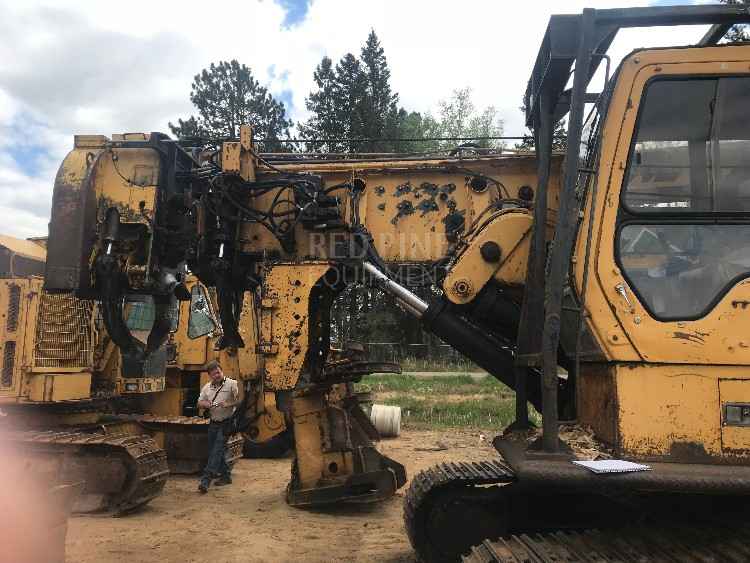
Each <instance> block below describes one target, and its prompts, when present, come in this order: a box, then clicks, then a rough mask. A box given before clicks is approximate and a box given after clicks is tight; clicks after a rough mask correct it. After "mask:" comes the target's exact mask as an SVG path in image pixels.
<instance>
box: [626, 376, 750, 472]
mask: <svg viewBox="0 0 750 563" xmlns="http://www.w3.org/2000/svg"><path fill="white" fill-rule="evenodd" d="M614 370H615V385H616V391H615V392H616V395H617V407H618V413H617V424H618V433H619V436H620V440H619V443H618V444H617V445H618V449H619V450H620V451H621V453H623V454H624V455H630V456H636V457H645V458H661V457H668V458H669V459H670V461H693V462H700V461H704V462H705V461H710V460H711V458H713V459H714V460H716V461H719V460H720V459H722V458H724V459H727V458H728V459H732V460H733V461H734V462H737V461H743V460H738V459H736V458H737V457H740V456H738V454H737V452H736V451H732V449H745V450H746V449H747V443H748V435H747V433H745V432H744V431H745V430H748V428H739V427H737V428H732V429H727V428H724V427H722V403H723V402H727V401H742V400H745V401H748V400H750V391H749V390H750V374H748V370H747V368H745V367H734V366H704V365H674V366H666V365H658V366H649V365H640V366H628V365H618V366H616V367H615V368H614ZM729 379H731V380H732V381H731V382H730V381H725V380H729ZM725 436H726V440H728V441H729V444H730V446H737V445H740V444H743V443H744V444H745V446H744V448H727V447H726V445H725V446H722V440H723V438H724V437H725ZM743 440H744V442H743Z"/></svg>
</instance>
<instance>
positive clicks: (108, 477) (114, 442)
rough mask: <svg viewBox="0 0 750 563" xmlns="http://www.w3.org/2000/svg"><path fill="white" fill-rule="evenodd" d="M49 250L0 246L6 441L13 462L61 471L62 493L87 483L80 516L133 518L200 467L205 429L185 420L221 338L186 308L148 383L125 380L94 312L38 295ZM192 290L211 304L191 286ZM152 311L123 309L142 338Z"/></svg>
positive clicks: (38, 244) (238, 449) (233, 443)
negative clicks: (169, 481) (173, 477)
mask: <svg viewBox="0 0 750 563" xmlns="http://www.w3.org/2000/svg"><path fill="white" fill-rule="evenodd" d="M45 243H46V239H44V238H40V239H32V240H22V239H16V238H13V237H9V236H0V309H1V310H2V311H3V316H2V320H3V326H2V333H3V335H2V351H3V354H2V357H3V364H2V377H1V378H0V408H1V409H2V411H3V415H4V416H3V418H2V419H1V422H2V425H1V427H0V432H1V433H2V440H3V443H4V445H5V446H8V445H12V446H13V450H14V451H15V453H16V455H27V456H29V457H30V459H32V460H33V462H34V463H36V464H38V465H40V466H41V467H48V468H49V466H54V467H56V470H55V471H54V473H55V474H56V475H57V476H58V477H59V478H60V479H61V480H62V481H63V482H78V481H81V482H82V483H83V484H84V485H85V486H84V488H83V491H82V493H83V494H81V495H78V497H77V501H76V504H75V506H74V509H75V510H76V511H79V512H81V511H83V512H88V511H94V510H109V511H115V512H125V511H129V510H132V509H134V508H136V507H138V506H141V505H142V504H145V503H147V502H148V501H149V500H151V499H152V498H154V497H155V496H156V495H158V494H159V493H160V492H161V490H162V489H163V486H164V483H165V481H166V478H167V475H168V473H169V472H172V473H194V472H197V471H199V470H200V469H201V468H202V465H203V463H204V461H205V457H206V443H205V441H206V437H205V435H206V431H205V424H206V422H205V421H204V420H203V419H201V418H198V417H194V416H185V415H189V414H193V413H191V412H190V407H194V405H195V397H196V396H197V389H198V381H199V379H200V373H201V370H202V366H203V365H204V364H205V363H206V361H207V359H206V357H207V355H208V357H213V354H214V352H213V347H212V339H211V338H209V337H208V333H207V329H212V330H213V329H215V328H216V327H215V326H214V325H210V324H206V322H205V321H204V322H203V323H202V325H201V326H202V328H203V329H204V330H197V328H196V327H195V326H190V327H188V326H187V325H188V323H187V319H188V314H187V307H188V305H187V304H185V305H184V307H183V309H184V311H183V313H184V314H183V315H182V319H183V321H182V322H180V321H179V317H178V316H175V317H174V319H173V327H172V330H171V332H170V340H169V342H168V343H167V345H165V346H164V347H162V349H160V350H159V351H158V353H157V354H154V355H153V356H152V357H151V358H150V362H151V365H150V366H148V367H147V372H146V377H143V378H122V377H121V373H120V357H119V352H118V350H117V348H116V347H115V346H114V345H113V344H112V342H111V341H110V340H109V338H108V336H107V333H106V331H104V330H103V327H102V326H101V321H100V320H99V319H98V315H97V307H96V304H94V303H92V302H90V301H83V300H79V299H76V298H75V297H73V296H71V295H50V294H48V293H46V292H44V291H43V289H42V282H43V280H42V275H43V273H44V263H45V259H46V250H45V247H44V245H45ZM188 285H189V287H191V289H192V290H193V292H194V293H195V294H200V295H202V296H205V298H207V295H206V292H205V288H203V286H201V285H200V284H198V283H196V282H195V280H192V281H190V280H189V281H188ZM207 306H208V305H207ZM150 309H151V308H150V304H149V303H148V302H147V301H139V302H130V303H128V305H127V310H128V315H127V322H128V324H129V326H131V327H132V328H133V330H134V333H135V334H136V335H140V336H142V335H143V332H144V329H146V328H148V327H149V323H150V321H151V319H150V315H149V313H150ZM208 312H209V313H210V310H209V311H208ZM175 313H176V314H179V312H178V311H175ZM195 324H196V323H193V325H195ZM188 331H190V332H192V333H193V334H191V336H192V337H193V339H192V340H191V339H189V338H187V333H188ZM225 364H226V365H227V369H228V371H230V372H231V370H232V368H233V365H232V363H231V362H225ZM242 447H243V440H242V438H241V437H239V436H237V437H233V438H232V439H231V440H230V454H229V456H228V457H229V459H230V462H233V461H235V460H236V459H238V458H239V457H240V456H241V453H242ZM40 471H41V469H40Z"/></svg>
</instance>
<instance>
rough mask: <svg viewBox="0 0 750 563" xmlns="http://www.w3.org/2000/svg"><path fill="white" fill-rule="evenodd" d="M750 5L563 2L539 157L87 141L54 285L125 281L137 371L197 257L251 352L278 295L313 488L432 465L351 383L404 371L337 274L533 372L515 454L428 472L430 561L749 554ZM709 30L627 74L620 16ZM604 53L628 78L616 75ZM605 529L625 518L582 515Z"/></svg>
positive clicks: (606, 521) (645, 23)
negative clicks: (346, 335) (414, 460)
mask: <svg viewBox="0 0 750 563" xmlns="http://www.w3.org/2000/svg"><path fill="white" fill-rule="evenodd" d="M748 22H750V14H749V13H748V10H747V7H746V6H741V5H731V6H716V5H706V6H674V7H653V8H630V9H622V10H584V12H583V13H582V14H580V15H565V16H553V17H552V18H551V19H550V23H549V26H548V28H547V32H546V34H545V37H544V40H543V42H542V44H541V47H540V50H539V55H538V57H537V61H536V64H535V66H534V69H533V71H532V75H531V79H530V80H529V83H528V89H527V93H526V100H525V102H526V103H525V106H526V111H527V124H528V126H529V127H531V128H532V129H533V131H534V141H535V147H536V151H535V152H534V153H527V154H492V153H486V152H484V151H481V150H473V151H470V152H468V153H467V150H469V149H466V148H465V147H464V148H462V149H461V150H459V151H457V152H454V153H452V154H449V155H443V156H439V155H422V156H410V157H397V156H393V155H382V156H380V157H373V156H372V155H368V157H367V158H366V159H363V158H356V155H352V157H351V158H346V157H345V158H340V157H339V158H335V157H327V156H324V155H306V154H291V155H290V154H280V155H279V154H261V153H259V151H258V150H257V146H256V142H255V140H254V139H253V133H252V129H251V127H249V126H243V127H241V129H240V137H239V138H238V139H227V140H224V141H220V142H217V141H215V140H206V141H205V143H204V144H203V146H201V147H200V148H201V149H202V152H201V157H200V158H197V157H196V156H195V155H197V154H198V152H199V151H192V150H191V151H188V150H186V149H185V148H184V147H183V146H182V145H181V144H180V142H178V141H174V140H171V139H169V138H168V137H167V136H166V135H163V134H159V133H151V134H125V135H116V136H113V137H112V139H109V138H106V137H104V136H76V138H75V142H74V149H73V150H72V151H71V153H70V154H69V155H68V156H67V158H66V159H65V161H64V162H63V163H62V165H61V168H60V171H59V173H58V176H57V180H56V184H55V191H54V203H53V214H52V221H51V224H50V249H51V250H52V251H51V252H50V259H49V260H48V262H47V268H46V273H45V288H46V289H47V290H48V291H50V292H65V291H67V292H70V291H74V292H76V294H77V295H78V296H79V297H81V298H85V299H96V300H97V301H98V302H100V303H101V307H102V311H103V319H104V324H105V326H106V328H107V331H108V333H109V334H110V336H111V337H112V339H113V341H114V342H115V343H116V344H117V346H118V347H119V348H120V349H121V351H122V355H123V358H124V361H123V369H125V370H126V371H127V372H129V373H132V374H133V376H138V374H142V373H143V369H144V365H146V363H147V361H148V359H149V358H150V357H151V355H152V354H153V353H154V352H155V351H156V350H158V349H159V347H160V346H161V345H162V343H163V342H164V341H165V340H166V339H167V338H168V323H167V322H166V318H167V311H168V310H169V308H170V307H171V306H172V304H173V302H174V300H175V299H176V298H185V295H184V294H185V291H184V287H183V285H184V283H185V279H186V276H187V274H188V272H190V273H192V274H194V275H196V276H197V277H198V279H199V280H200V281H201V282H202V283H204V284H205V285H206V286H208V287H211V288H215V290H216V294H217V302H218V309H219V316H220V319H221V325H222V329H223V331H224V334H223V337H222V339H221V341H220V343H219V345H220V347H222V348H224V349H226V350H230V351H232V353H238V354H239V353H242V352H241V351H242V350H247V349H248V347H250V346H252V344H253V343H254V342H255V340H253V339H246V338H245V337H244V335H243V334H242V330H241V327H242V318H243V313H245V314H246V311H247V304H248V295H258V298H257V299H256V300H254V301H253V303H252V307H253V308H254V309H255V310H256V311H257V317H258V319H259V329H258V334H257V348H256V349H257V351H258V353H259V356H260V362H261V365H262V374H263V376H262V386H263V393H264V397H265V398H266V399H267V404H269V405H273V406H274V407H275V408H276V409H277V410H278V412H280V413H283V418H284V420H285V425H286V426H287V427H290V428H291V429H292V431H293V434H294V446H295V454H296V455H295V458H294V461H293V466H292V478H291V481H290V483H289V487H288V491H287V499H288V501H289V502H290V504H292V505H295V506H308V505H319V504H326V503H335V502H341V501H354V502H366V501H374V500H379V499H382V498H386V497H388V496H390V495H392V494H393V493H394V491H395V490H396V489H397V488H398V487H400V486H402V485H403V484H404V483H405V481H406V474H405V470H404V468H403V466H402V465H401V464H399V463H398V462H397V461H395V460H391V459H389V458H387V457H385V456H383V455H382V454H380V453H378V451H377V449H376V448H375V445H374V438H375V437H376V433H374V432H373V431H372V428H371V427H370V426H369V424H368V421H367V419H366V417H364V416H363V413H362V411H361V409H360V408H359V406H358V404H357V403H356V401H352V400H351V398H350V397H347V395H346V394H345V393H343V394H342V393H337V392H336V389H337V388H336V387H335V386H336V385H337V384H349V383H351V382H353V381H357V379H358V378H360V377H361V376H362V374H364V373H368V372H370V371H373V370H375V371H378V370H379V369H381V368H382V367H383V366H376V365H374V364H373V363H371V362H368V361H367V359H366V358H364V357H361V356H359V357H357V356H353V355H343V356H341V357H338V356H335V355H332V354H331V350H330V342H329V340H330V319H329V311H330V305H331V302H332V300H333V298H334V297H335V295H336V294H337V292H339V291H341V289H342V288H344V287H345V286H346V285H347V284H350V283H363V282H366V283H372V284H376V285H378V286H379V287H381V288H382V289H383V291H385V292H387V293H388V294H390V295H392V296H393V298H394V301H395V303H396V304H397V305H398V306H400V307H401V308H403V309H404V310H405V311H407V312H409V313H411V314H413V315H414V316H415V317H417V318H419V319H420V320H421V321H422V323H423V325H424V326H425V327H426V328H427V329H428V330H430V331H432V332H434V333H435V334H437V335H438V336H439V337H440V338H442V339H443V340H444V341H445V342H447V343H449V344H451V345H452V346H454V347H455V348H456V349H457V350H459V351H460V352H462V353H463V354H465V355H466V356H467V357H469V358H471V359H472V360H474V361H475V362H476V363H477V364H479V365H480V366H482V367H484V368H485V369H486V370H487V371H488V372H489V373H490V374H492V375H493V376H495V377H497V378H498V379H500V380H501V381H503V382H505V383H506V384H507V385H508V386H510V387H511V388H513V389H514V390H515V392H516V420H515V422H514V424H513V425H512V426H511V427H510V428H508V429H506V431H505V432H504V433H503V434H502V435H501V436H499V437H498V438H496V439H495V441H494V445H495V447H496V449H497V450H498V456H497V457H496V458H494V459H489V460H487V461H486V462H481V463H446V464H442V465H440V466H438V467H435V468H432V469H429V470H427V471H425V472H422V473H420V474H418V475H416V476H415V477H414V478H413V479H412V482H411V485H410V488H409V491H408V493H407V495H406V506H405V523H406V527H407V532H408V534H409V538H410V540H411V542H412V545H413V546H414V548H415V550H416V551H417V553H418V555H419V557H420V558H421V559H424V560H429V561H452V560H457V559H458V558H460V556H461V554H463V553H467V552H468V551H469V550H470V549H471V547H472V545H477V544H480V542H481V545H478V547H476V548H475V549H474V550H473V551H472V555H471V557H474V558H475V560H477V558H479V560H483V561H528V560H538V561H553V560H555V561H557V560H561V558H562V559H563V560H564V558H565V557H568V560H586V558H587V557H592V556H596V554H599V555H598V557H599V558H600V559H604V558H607V557H608V558H609V559H610V560H622V559H625V558H627V557H629V558H630V559H631V560H632V559H635V560H646V561H662V560H669V557H672V555H669V554H670V553H676V554H679V556H677V559H678V560H691V559H690V557H692V558H693V560H698V559H696V557H703V556H707V557H712V558H713V559H711V560H745V559H746V558H747V557H746V556H747V551H744V552H743V551H742V550H743V549H745V550H746V547H743V546H744V545H745V544H746V542H745V540H746V539H747V538H748V533H749V532H748V524H747V509H746V507H747V500H748V494H750V463H748V451H750V447H749V444H750V376H748V373H747V367H748V365H750V345H748V341H747V337H746V333H747V329H748V328H749V327H748V322H750V321H748V320H747V317H746V310H747V305H748V304H750V293H749V292H750V284H748V282H747V278H748V275H750V260H749V259H748V256H750V255H749V254H748V252H750V237H749V236H748V233H749V232H750V203H748V202H750V168H749V167H748V165H747V162H748V161H750V133H749V132H750V123H749V122H748V119H749V117H748V116H750V114H749V113H748V112H747V106H748V101H749V100H750V46H749V45H719V41H720V39H721V37H722V36H723V34H724V33H725V32H726V31H727V30H728V29H729V27H731V26H732V25H735V24H740V23H748ZM688 24H710V25H711V26H712V27H711V30H710V31H709V32H708V33H707V34H706V35H705V37H703V39H702V40H700V41H699V42H698V43H697V44H696V45H694V46H691V47H680V48H663V49H649V50H639V51H635V52H633V53H631V54H630V55H629V56H628V57H626V58H625V59H624V60H623V62H622V63H621V64H620V66H619V67H618V68H617V69H616V71H615V72H613V73H610V70H611V69H610V68H609V58H608V57H607V55H606V52H607V49H608V47H609V46H610V44H611V42H612V41H613V39H614V37H615V35H616V34H617V32H618V30H619V29H621V28H629V27H654V26H657V27H658V26H671V25H688ZM602 61H606V63H607V64H606V65H605V66H606V74H607V76H606V80H605V86H604V88H603V89H602V91H601V92H589V91H588V87H589V84H590V83H591V80H592V77H593V76H594V75H595V73H596V71H597V69H599V67H600V66H601V62H602ZM571 74H572V87H571V88H567V84H568V82H569V80H570V78H571ZM565 115H568V124H569V125H568V133H567V149H566V151H565V154H564V155H563V154H556V153H555V152H553V150H552V147H553V131H554V125H555V123H557V122H558V121H559V119H561V118H562V117H564V116H565ZM71 226H76V228H75V229H73V228H71ZM415 286H430V287H432V288H433V289H434V290H435V292H434V296H433V297H432V298H431V299H430V300H429V301H425V300H424V299H422V298H419V297H418V296H417V295H416V294H415V292H414V291H413V288H414V287H415ZM134 295H137V296H151V297H152V298H153V300H154V303H155V306H156V309H157V312H156V318H157V322H155V323H154V325H153V329H152V330H151V332H150V334H149V336H148V338H147V339H146V341H145V343H144V342H143V341H141V340H139V339H137V338H135V337H134V336H133V335H132V334H131V332H130V331H129V329H128V327H127V325H126V323H125V314H124V309H123V306H122V304H123V299H124V297H125V296H134ZM561 367H562V368H564V369H562V370H561V369H560V368H561ZM529 403H531V405H533V406H534V407H535V408H536V409H537V410H538V411H539V412H540V413H541V414H542V421H543V423H542V428H541V429H540V430H537V429H533V428H531V424H530V422H529V415H528V410H529V407H528V405H529ZM561 420H565V421H568V422H570V423H571V424H572V428H573V431H572V432H571V431H568V430H565V431H561V426H560V421H561ZM566 428H567V427H566ZM581 433H586V435H587V440H588V441H589V442H588V443H590V444H593V450H595V451H596V452H597V453H596V455H595V457H601V458H610V459H609V463H604V464H601V463H598V464H597V463H594V464H593V465H591V464H589V466H585V465H580V464H577V463H574V462H578V461H592V460H591V459H580V458H581V457H582V455H581V453H580V452H578V451H577V450H576V448H575V444H574V443H573V442H574V441H573V440H572V439H571V438H570V437H571V436H572V435H580V434H581ZM591 449H592V448H589V451H588V452H587V453H586V456H587V457H591V456H592V454H591ZM593 461H601V460H593ZM636 462H637V463H636ZM633 469H638V471H632V470H633ZM625 470H627V471H625ZM597 471H599V472H597ZM601 471H604V472H605V473H604V474H603V473H601ZM607 471H610V472H611V471H614V472H612V473H607ZM683 520H686V521H687V522H684V521H683ZM591 528H602V529H604V531H602V532H598V533H596V534H594V533H592V534H580V533H573V532H567V531H566V530H578V531H579V530H587V529H591ZM607 528H613V529H614V530H616V531H615V532H614V533H610V535H607V532H606V529H607ZM696 530H698V531H697V532H696ZM548 532H549V533H548ZM497 538H504V539H501V540H499V541H494V540H495V539H497ZM734 538H738V541H734ZM483 540H486V541H483ZM565 550H567V551H565ZM743 553H744V555H745V556H744V557H743V556H742V554H743ZM592 554H594V555H592ZM706 554H708V555H706ZM575 557H578V559H575ZM571 558H573V559H571ZM618 558H619V559H618Z"/></svg>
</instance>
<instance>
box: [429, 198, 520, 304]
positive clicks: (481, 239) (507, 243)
mask: <svg viewBox="0 0 750 563" xmlns="http://www.w3.org/2000/svg"><path fill="white" fill-rule="evenodd" d="M485 220H486V221H487V223H486V224H485V225H484V226H482V225H480V226H478V227H477V229H476V231H475V232H474V233H473V234H472V235H471V236H469V237H467V239H468V240H466V241H465V242H464V243H463V244H465V246H464V248H463V249H462V250H461V251H459V253H458V256H457V257H456V259H455V262H454V263H453V265H452V266H451V267H450V269H449V271H448V275H447V276H446V277H445V281H444V282H443V289H444V291H445V293H446V295H447V296H448V298H449V299H450V300H451V301H452V302H453V303H456V304H458V305H463V304H465V303H469V302H471V301H472V300H473V299H474V298H475V297H476V295H477V293H479V292H480V291H481V290H482V288H484V286H485V285H486V284H487V282H488V281H489V280H490V279H491V278H493V276H494V278H495V279H496V280H497V281H498V282H500V283H501V284H503V285H521V284H522V283H523V282H524V281H525V278H526V264H527V261H528V249H529V241H530V237H529V236H528V235H529V233H530V231H531V225H532V216H531V214H530V213H529V212H528V211H527V210H522V209H514V210H507V211H499V212H497V213H496V214H495V215H493V216H490V217H488V218H486V219H485ZM488 241H492V242H495V243H497V244H498V245H499V246H500V252H501V257H500V260H499V261H498V262H494V263H493V262H487V261H486V260H485V259H484V258H482V255H481V252H480V249H481V247H482V245H483V244H484V243H486V242H488Z"/></svg>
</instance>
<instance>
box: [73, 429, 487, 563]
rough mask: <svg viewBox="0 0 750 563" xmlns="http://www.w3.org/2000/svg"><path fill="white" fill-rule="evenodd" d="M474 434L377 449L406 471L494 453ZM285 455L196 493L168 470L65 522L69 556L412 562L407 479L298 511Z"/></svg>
mask: <svg viewBox="0 0 750 563" xmlns="http://www.w3.org/2000/svg"><path fill="white" fill-rule="evenodd" d="M491 438H492V435H490V434H487V436H486V439H484V436H483V435H481V433H480V432H479V431H469V430H445V431H417V430H402V434H401V436H400V437H399V438H395V439H391V440H385V441H383V442H381V451H382V452H383V453H385V454H386V455H388V456H390V457H392V458H394V459H396V460H398V461H400V462H401V463H403V464H404V465H405V466H406V470H407V474H408V476H409V477H411V476H413V475H415V474H416V473H417V472H419V471H420V470H422V469H425V468H427V467H429V466H431V465H433V464H435V463H439V462H442V461H480V460H483V459H489V458H492V457H494V456H495V451H494V449H493V448H492V445H491V444H490V440H491ZM289 467H290V460H289V459H279V460H250V459H243V460H240V461H239V462H238V464H237V465H236V466H235V468H234V472H233V476H234V483H233V484H232V486H230V487H221V488H212V489H211V490H210V491H209V493H208V494H207V495H200V494H199V493H197V491H196V487H197V480H196V479H195V478H189V477H184V476H173V477H171V478H170V480H169V482H168V483H167V486H166V487H165V489H164V494H162V496H160V497H159V498H157V499H154V500H153V501H151V503H149V505H148V506H146V507H145V508H144V509H142V510H141V511H140V512H137V513H135V514H131V515H128V516H125V517H122V518H112V517H107V516H77V517H73V518H71V519H70V522H69V527H68V536H67V552H66V560H67V561H68V563H94V562H96V563H106V562H115V561H116V562H118V563H125V562H126V563H146V562H159V563H166V562H170V563H171V562H175V563H177V562H180V563H183V562H184V563H188V562H196V563H204V562H207V561H209V562H211V563H228V562H243V563H244V562H248V561H274V562H276V561H326V562H328V561H385V562H392V563H395V562H407V561H414V560H415V559H414V555H413V554H412V550H411V546H410V545H409V540H408V539H407V537H406V533H405V531H404V526H403V520H402V504H403V497H404V494H405V493H406V489H407V487H408V483H407V485H406V486H405V487H403V488H402V489H400V490H399V491H398V493H397V494H396V496H395V497H394V498H391V499H389V500H387V501H385V502H383V503H379V504H374V505H367V506H351V505H350V506H340V507H336V508H332V509H328V510H302V509H295V508H291V507H289V506H287V504H286V503H285V502H284V498H283V492H284V487H285V486H286V483H287V480H288V477H289Z"/></svg>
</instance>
